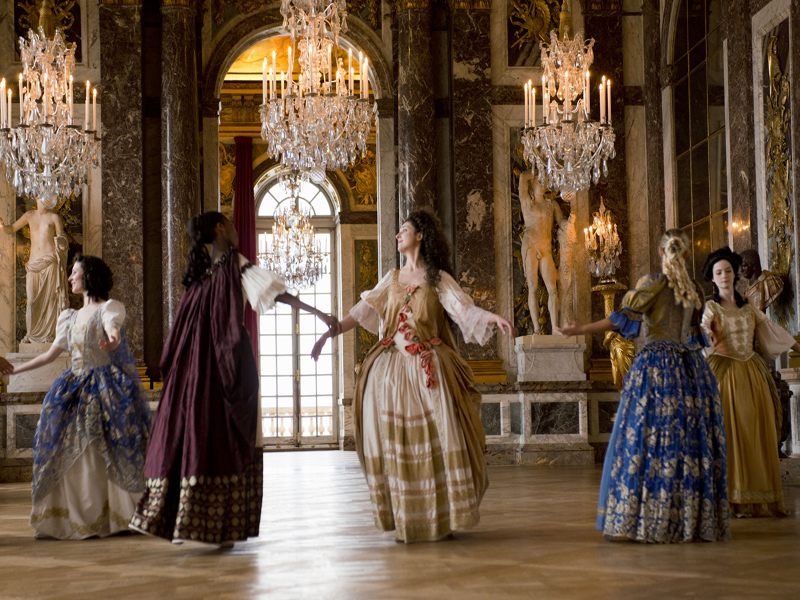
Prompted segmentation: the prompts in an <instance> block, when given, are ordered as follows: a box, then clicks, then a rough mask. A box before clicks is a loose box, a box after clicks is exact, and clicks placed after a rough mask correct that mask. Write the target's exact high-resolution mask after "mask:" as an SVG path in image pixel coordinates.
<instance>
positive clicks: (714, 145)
mask: <svg viewBox="0 0 800 600" xmlns="http://www.w3.org/2000/svg"><path fill="white" fill-rule="evenodd" d="M727 162H728V161H727V160H726V157H725V132H724V131H722V132H720V133H718V134H717V135H715V136H714V137H712V138H711V139H710V140H708V190H709V197H710V200H711V214H714V213H716V212H719V211H721V210H724V209H726V208H728V173H727ZM715 249H716V248H715Z"/></svg>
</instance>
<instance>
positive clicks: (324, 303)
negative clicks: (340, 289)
mask: <svg viewBox="0 0 800 600" xmlns="http://www.w3.org/2000/svg"><path fill="white" fill-rule="evenodd" d="M315 307H316V308H317V309H319V310H321V311H322V312H324V313H328V314H330V312H331V297H330V295H329V294H325V295H324V296H323V295H319V296H317V301H316V305H315Z"/></svg>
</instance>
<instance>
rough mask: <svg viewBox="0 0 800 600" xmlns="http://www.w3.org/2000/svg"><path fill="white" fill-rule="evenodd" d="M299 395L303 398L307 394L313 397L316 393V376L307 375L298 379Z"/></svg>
mask: <svg viewBox="0 0 800 600" xmlns="http://www.w3.org/2000/svg"><path fill="white" fill-rule="evenodd" d="M301 372H302V371H301ZM300 393H301V394H303V395H304V396H306V395H309V394H311V395H314V394H316V393H317V377H316V375H308V376H303V377H301V378H300Z"/></svg>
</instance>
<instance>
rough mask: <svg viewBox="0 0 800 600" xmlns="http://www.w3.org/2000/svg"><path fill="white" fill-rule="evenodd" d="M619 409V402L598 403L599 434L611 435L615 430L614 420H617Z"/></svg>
mask: <svg viewBox="0 0 800 600" xmlns="http://www.w3.org/2000/svg"><path fill="white" fill-rule="evenodd" d="M618 408H619V402H598V403H597V417H598V430H597V433H611V430H612V429H614V420H615V419H616V418H617V409H618Z"/></svg>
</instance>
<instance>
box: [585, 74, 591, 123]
mask: <svg viewBox="0 0 800 600" xmlns="http://www.w3.org/2000/svg"><path fill="white" fill-rule="evenodd" d="M591 97H592V92H591V89H590V88H589V71H586V81H585V82H584V84H583V102H584V104H585V105H586V118H587V119H589V118H590V115H591V111H592V108H591V100H590V99H591Z"/></svg>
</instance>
